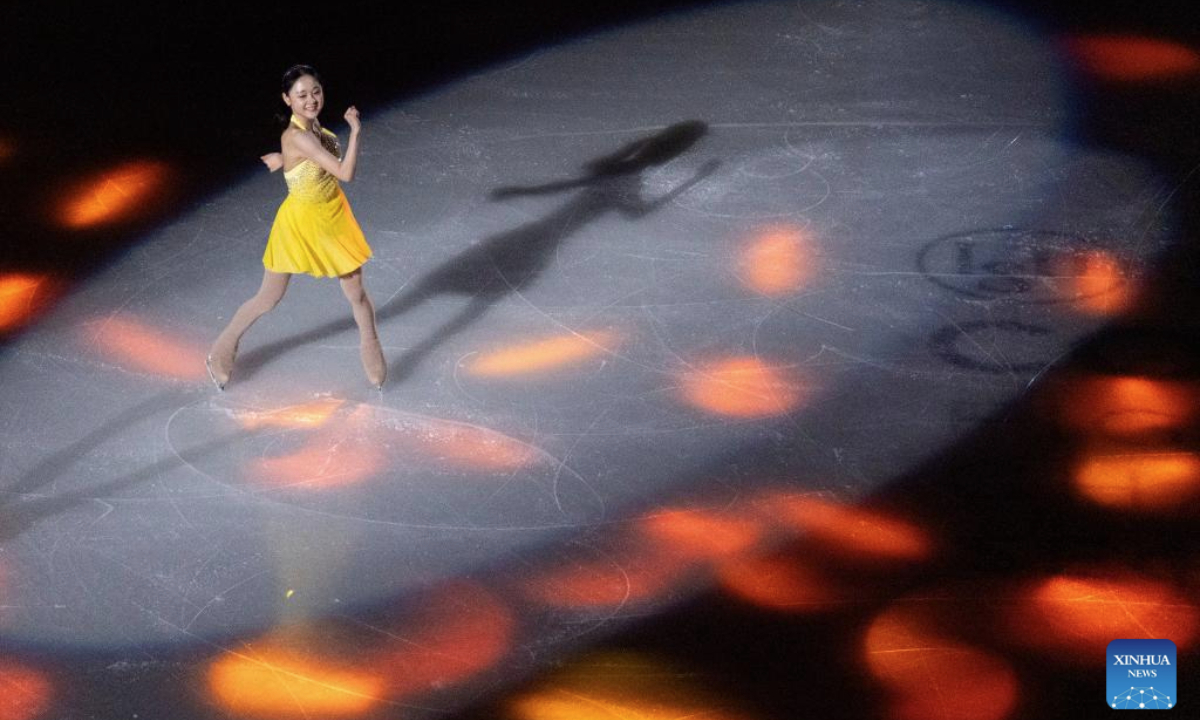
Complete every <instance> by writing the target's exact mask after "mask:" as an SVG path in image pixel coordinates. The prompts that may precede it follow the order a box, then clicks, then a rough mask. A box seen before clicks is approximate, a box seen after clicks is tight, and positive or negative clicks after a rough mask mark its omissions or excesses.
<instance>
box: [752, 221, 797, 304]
mask: <svg viewBox="0 0 1200 720" xmlns="http://www.w3.org/2000/svg"><path fill="white" fill-rule="evenodd" d="M815 272H816V268H815V262H814V259H813V252H812V242H811V241H810V240H809V238H808V236H807V235H806V234H805V233H804V231H802V230H800V229H799V228H794V227H774V228H769V229H766V230H764V231H762V232H761V233H759V234H758V235H757V236H756V237H755V238H753V239H752V240H751V241H750V243H749V244H748V245H747V246H746V249H745V250H744V252H743V254H742V258H741V261H740V263H739V273H738V274H739V276H740V277H741V279H742V282H743V283H744V284H745V285H746V287H748V288H750V289H751V290H754V291H755V292H758V293H761V294H763V295H769V296H772V297H778V296H781V295H788V294H790V293H794V292H796V291H797V290H800V289H802V288H803V287H805V285H807V284H808V282H809V281H810V280H811V279H812V277H813V276H814V274H815Z"/></svg>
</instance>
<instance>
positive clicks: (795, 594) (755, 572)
mask: <svg viewBox="0 0 1200 720" xmlns="http://www.w3.org/2000/svg"><path fill="white" fill-rule="evenodd" d="M718 579H719V581H720V583H721V586H722V587H723V588H724V589H725V590H726V591H727V592H729V593H730V594H732V595H734V596H736V597H738V598H741V599H742V600H744V601H746V602H749V603H752V604H754V605H758V606H759V607H764V608H767V609H769V610H779V611H784V612H791V613H806V612H820V611H823V610H828V609H830V608H833V607H836V606H838V605H841V604H842V603H844V602H846V600H847V599H848V598H847V593H846V589H845V588H844V587H842V584H841V582H839V581H838V580H837V579H836V578H834V577H832V576H831V575H830V574H829V573H828V572H825V571H823V570H821V569H819V568H818V567H816V566H815V565H813V564H812V563H809V562H805V560H804V558H801V557H799V556H798V554H797V553H789V554H782V553H780V554H773V555H767V556H763V557H753V558H746V559H744V560H739V561H736V562H732V563H727V564H725V565H723V566H722V567H721V569H720V571H719V573H718Z"/></svg>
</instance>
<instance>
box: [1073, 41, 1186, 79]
mask: <svg viewBox="0 0 1200 720" xmlns="http://www.w3.org/2000/svg"><path fill="white" fill-rule="evenodd" d="M1066 45H1067V49H1068V51H1069V52H1070V53H1071V54H1072V55H1073V56H1074V57H1075V58H1076V59H1077V60H1078V61H1079V62H1080V63H1081V64H1082V66H1083V67H1084V69H1086V70H1087V71H1088V72H1090V73H1092V74H1093V75H1097V76H1099V77H1102V78H1105V79H1106V80H1115V81H1118V82H1145V81H1152V80H1162V79H1169V78H1174V77H1179V76H1183V75H1189V74H1193V73H1195V72H1197V71H1200V53H1197V52H1196V50H1194V49H1193V48H1190V47H1188V46H1186V45H1182V44H1180V43H1177V42H1173V41H1171V40H1161V39H1156V38H1147V37H1137V36H1132V35H1080V36H1076V37H1071V38H1068V39H1067V41H1066Z"/></svg>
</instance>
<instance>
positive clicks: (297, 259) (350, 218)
mask: <svg viewBox="0 0 1200 720" xmlns="http://www.w3.org/2000/svg"><path fill="white" fill-rule="evenodd" d="M292 123H293V124H295V125H296V126H298V127H300V128H303V127H304V126H303V125H301V124H300V123H299V122H298V121H297V120H296V118H295V117H293V118H292ZM321 145H323V146H324V147H325V149H326V150H328V151H329V152H331V153H332V154H334V155H335V156H337V157H339V158H340V157H341V149H340V148H339V147H338V141H337V136H336V135H334V134H333V133H331V132H329V131H328V130H326V129H324V128H321ZM283 178H284V180H286V181H287V186H288V196H287V198H286V199H284V201H283V204H282V205H280V206H279V211H278V212H276V213H275V223H274V224H273V225H272V226H271V234H270V236H269V237H268V238H267V249H266V252H264V253H263V265H264V266H265V267H266V268H267V269H268V270H270V271H272V272H277V273H307V274H309V275H315V276H316V277H337V276H340V275H346V274H348V273H351V272H354V271H355V270H357V269H358V268H360V267H362V264H363V263H365V262H366V261H367V260H368V259H369V258H370V257H371V248H370V246H368V245H367V239H366V238H365V237H363V232H362V229H361V228H360V227H359V226H358V222H357V221H356V220H355V219H354V213H352V212H351V211H350V203H349V201H347V200H346V195H345V193H343V192H342V187H341V185H339V184H338V181H337V178H335V177H334V176H333V175H330V174H329V173H328V172H326V171H325V170H324V168H322V167H321V166H320V165H318V164H316V163H315V162H313V161H312V160H309V159H307V158H306V159H304V160H302V161H301V162H300V164H299V165H297V166H296V167H294V168H292V169H291V170H287V171H285V172H284V173H283Z"/></svg>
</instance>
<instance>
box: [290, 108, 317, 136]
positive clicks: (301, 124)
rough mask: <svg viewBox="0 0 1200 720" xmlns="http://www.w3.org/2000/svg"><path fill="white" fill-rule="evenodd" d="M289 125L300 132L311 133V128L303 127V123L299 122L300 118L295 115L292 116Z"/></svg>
mask: <svg viewBox="0 0 1200 720" xmlns="http://www.w3.org/2000/svg"><path fill="white" fill-rule="evenodd" d="M313 122H316V121H315V120H314V121H313ZM291 123H292V124H293V125H295V126H296V127H298V128H300V129H301V130H303V131H304V132H312V128H310V127H304V123H303V122H301V121H300V118H298V117H296V115H295V113H293V114H292V120H291Z"/></svg>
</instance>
